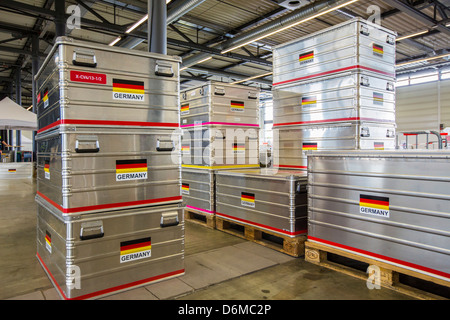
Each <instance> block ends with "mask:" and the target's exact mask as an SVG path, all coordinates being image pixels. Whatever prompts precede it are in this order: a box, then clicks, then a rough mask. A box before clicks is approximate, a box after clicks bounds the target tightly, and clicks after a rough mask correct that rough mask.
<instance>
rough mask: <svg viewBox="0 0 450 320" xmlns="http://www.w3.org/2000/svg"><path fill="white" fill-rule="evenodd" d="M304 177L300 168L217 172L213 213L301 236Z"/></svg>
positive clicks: (304, 222)
mask: <svg viewBox="0 0 450 320" xmlns="http://www.w3.org/2000/svg"><path fill="white" fill-rule="evenodd" d="M306 180H307V176H306V173H304V172H300V171H295V172H293V171H288V170H276V169H246V170H230V171H227V170H225V171H218V172H217V173H216V216H218V217H223V218H226V219H228V220H233V221H237V222H239V223H243V224H248V225H251V226H256V227H258V228H261V229H266V230H269V231H272V232H275V233H278V234H281V235H287V236H290V237H295V236H299V235H304V234H305V233H306V231H307V230H306V210H307V206H306Z"/></svg>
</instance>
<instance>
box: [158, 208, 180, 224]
mask: <svg viewBox="0 0 450 320" xmlns="http://www.w3.org/2000/svg"><path fill="white" fill-rule="evenodd" d="M179 223H180V222H179V221H178V212H176V211H174V212H166V213H163V214H162V215H161V223H160V226H161V228H166V227H173V226H177V225H178V224H179Z"/></svg>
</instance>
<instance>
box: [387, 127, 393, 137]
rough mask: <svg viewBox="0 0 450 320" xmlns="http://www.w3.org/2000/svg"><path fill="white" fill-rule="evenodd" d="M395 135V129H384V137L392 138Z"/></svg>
mask: <svg viewBox="0 0 450 320" xmlns="http://www.w3.org/2000/svg"><path fill="white" fill-rule="evenodd" d="M394 136H395V131H394V130H392V129H387V130H386V137H387V138H393V137H394Z"/></svg>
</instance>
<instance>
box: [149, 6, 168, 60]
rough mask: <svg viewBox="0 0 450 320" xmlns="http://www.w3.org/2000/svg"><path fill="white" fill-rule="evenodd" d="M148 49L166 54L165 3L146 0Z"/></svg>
mask: <svg viewBox="0 0 450 320" xmlns="http://www.w3.org/2000/svg"><path fill="white" fill-rule="evenodd" d="M147 3H148V24H147V25H148V51H149V52H155V53H162V54H167V5H166V1H165V0H148V2H147Z"/></svg>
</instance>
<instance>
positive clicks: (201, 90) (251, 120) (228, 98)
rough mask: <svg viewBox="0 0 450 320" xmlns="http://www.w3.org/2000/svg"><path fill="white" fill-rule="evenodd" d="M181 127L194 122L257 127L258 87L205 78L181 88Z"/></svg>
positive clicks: (190, 125)
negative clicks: (194, 84) (200, 81)
mask: <svg viewBox="0 0 450 320" xmlns="http://www.w3.org/2000/svg"><path fill="white" fill-rule="evenodd" d="M180 117H181V127H182V128H189V127H192V126H194V125H196V124H203V125H234V126H245V127H256V128H259V120H258V119H259V88H255V87H247V86H242V85H232V84H227V83H224V82H215V81H208V82H207V83H206V84H203V85H201V86H198V87H194V88H189V89H187V90H185V91H183V92H181V99H180Z"/></svg>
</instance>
